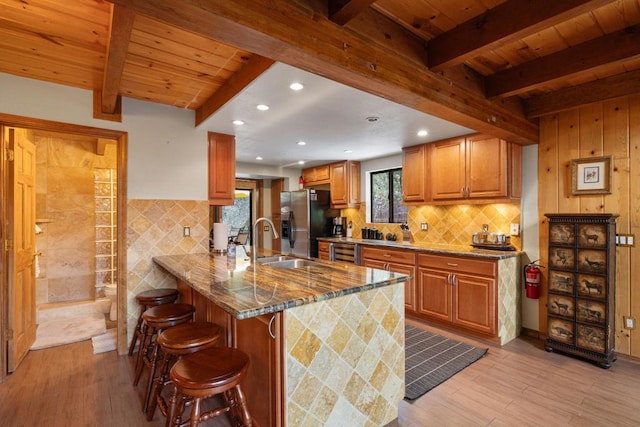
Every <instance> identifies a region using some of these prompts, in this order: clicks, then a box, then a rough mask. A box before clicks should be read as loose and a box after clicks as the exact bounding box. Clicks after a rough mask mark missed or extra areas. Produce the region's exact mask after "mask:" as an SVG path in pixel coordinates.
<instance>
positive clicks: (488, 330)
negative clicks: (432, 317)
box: [451, 274, 497, 335]
mask: <svg viewBox="0 0 640 427" xmlns="http://www.w3.org/2000/svg"><path fill="white" fill-rule="evenodd" d="M495 288H496V283H495V280H494V279H489V278H485V277H475V276H469V275H465V274H455V275H454V276H453V286H452V287H451V289H452V291H453V296H452V298H453V300H452V303H453V309H452V314H453V323H455V324H457V325H460V326H464V327H465V328H468V329H472V330H475V331H479V332H482V333H485V334H491V335H494V334H495V333H496V331H497V328H496V324H497V322H496V318H497V313H496V304H495V300H496V297H495Z"/></svg>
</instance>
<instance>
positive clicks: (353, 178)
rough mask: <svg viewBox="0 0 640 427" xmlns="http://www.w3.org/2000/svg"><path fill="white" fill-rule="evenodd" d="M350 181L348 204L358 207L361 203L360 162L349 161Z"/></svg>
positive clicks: (348, 185)
mask: <svg viewBox="0 0 640 427" xmlns="http://www.w3.org/2000/svg"><path fill="white" fill-rule="evenodd" d="M347 168H348V174H349V182H348V183H347V189H348V194H347V204H348V205H349V207H356V206H358V205H359V204H360V163H358V162H347Z"/></svg>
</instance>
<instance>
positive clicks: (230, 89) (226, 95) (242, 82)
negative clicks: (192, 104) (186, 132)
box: [196, 55, 275, 126]
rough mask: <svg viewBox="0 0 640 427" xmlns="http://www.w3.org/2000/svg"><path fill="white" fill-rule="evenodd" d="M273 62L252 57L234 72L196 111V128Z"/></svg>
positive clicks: (263, 58) (258, 56)
mask: <svg viewBox="0 0 640 427" xmlns="http://www.w3.org/2000/svg"><path fill="white" fill-rule="evenodd" d="M274 63H275V61H274V60H273V59H269V58H265V57H264V56H260V55H253V56H252V57H251V58H249V60H248V61H247V63H246V64H245V65H244V66H243V67H242V68H241V69H239V70H238V71H236V72H235V73H234V74H233V76H231V78H230V79H229V80H227V81H226V83H224V84H223V85H222V86H221V87H220V88H219V89H218V90H217V91H216V92H215V93H214V94H213V95H212V96H211V97H210V98H208V99H207V100H205V101H204V103H203V104H202V106H201V107H200V108H198V109H197V110H196V126H198V125H199V124H200V123H202V122H203V121H205V120H206V119H207V118H208V117H209V116H211V115H212V114H214V113H215V112H216V111H218V109H220V108H221V107H222V106H223V105H225V104H226V103H227V102H229V101H230V100H231V99H233V98H234V97H235V96H236V95H238V94H239V93H240V92H242V91H243V90H244V89H245V88H246V87H247V86H248V85H249V84H250V83H251V82H252V81H254V80H255V79H256V78H258V77H259V76H260V75H261V74H262V73H264V72H265V71H267V70H268V69H269V67H271V66H272V65H273V64H274Z"/></svg>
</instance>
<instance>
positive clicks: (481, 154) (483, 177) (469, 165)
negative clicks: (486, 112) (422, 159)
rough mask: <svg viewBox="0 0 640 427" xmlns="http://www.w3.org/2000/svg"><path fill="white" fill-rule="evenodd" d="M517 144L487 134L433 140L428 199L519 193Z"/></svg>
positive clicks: (505, 196) (516, 195) (490, 197)
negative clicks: (438, 140) (429, 195)
mask: <svg viewBox="0 0 640 427" xmlns="http://www.w3.org/2000/svg"><path fill="white" fill-rule="evenodd" d="M521 153H522V151H521V147H519V146H515V145H513V144H509V143H508V142H506V141H504V140H502V139H500V138H495V137H491V136H487V135H471V136H467V137H466V138H454V139H450V140H446V141H440V142H436V143H433V144H432V146H431V154H430V157H431V158H430V168H429V169H430V174H429V176H430V177H431V183H430V186H431V199H432V200H433V201H446V200H460V199H467V200H472V199H473V200H484V199H486V200H495V199H517V198H519V197H520V194H521V187H522V182H521V176H520V174H521V168H522V167H521V163H522V155H521Z"/></svg>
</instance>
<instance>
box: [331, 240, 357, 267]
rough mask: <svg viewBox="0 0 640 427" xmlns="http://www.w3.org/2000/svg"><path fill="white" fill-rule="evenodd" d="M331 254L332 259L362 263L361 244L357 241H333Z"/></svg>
mask: <svg viewBox="0 0 640 427" xmlns="http://www.w3.org/2000/svg"><path fill="white" fill-rule="evenodd" d="M329 254H330V259H331V261H345V262H352V263H354V264H356V265H360V245H358V244H357V243H340V242H334V243H331V246H330V248H329Z"/></svg>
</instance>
